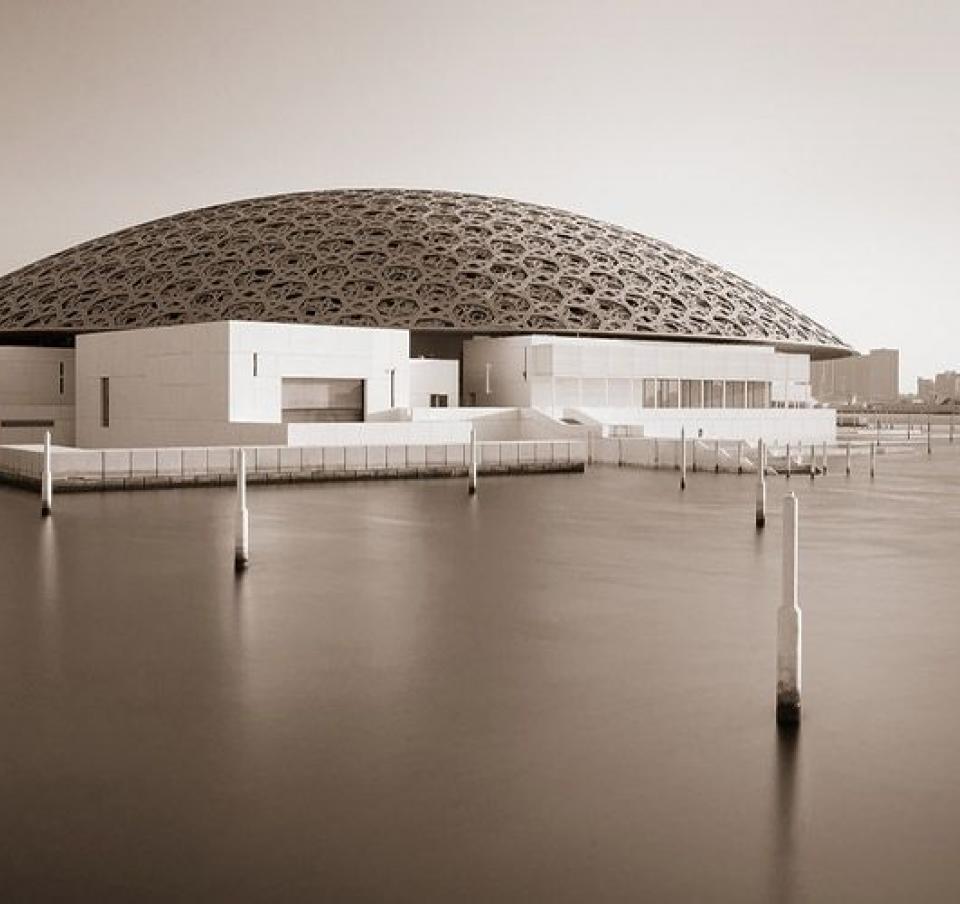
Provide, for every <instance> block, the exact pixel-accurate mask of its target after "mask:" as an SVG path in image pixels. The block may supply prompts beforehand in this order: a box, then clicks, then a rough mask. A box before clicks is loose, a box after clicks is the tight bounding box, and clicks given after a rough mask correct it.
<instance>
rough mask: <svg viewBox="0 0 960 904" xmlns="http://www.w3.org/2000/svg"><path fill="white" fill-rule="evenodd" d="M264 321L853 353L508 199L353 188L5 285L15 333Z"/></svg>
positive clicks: (126, 237) (671, 265)
mask: <svg viewBox="0 0 960 904" xmlns="http://www.w3.org/2000/svg"><path fill="white" fill-rule="evenodd" d="M213 320H266V321H279V322H294V323H323V324H334V325H337V324H339V325H353V326H386V327H403V328H407V329H412V330H441V331H442V330H452V331H460V332H469V333H497V332H503V333H527V332H540V333H580V334H587V335H618V336H634V337H649V338H696V339H716V340H742V341H752V342H768V343H773V344H776V345H778V346H780V347H789V348H794V349H800V350H804V351H809V352H811V353H812V354H814V355H815V356H817V357H820V356H831V355H837V354H847V353H849V351H850V350H849V348H848V347H847V346H846V345H844V343H843V342H842V341H841V340H840V339H839V338H838V337H837V336H835V335H834V334H833V333H831V332H830V331H829V330H827V329H825V328H824V327H822V326H820V325H819V324H818V323H816V322H814V321H813V320H811V319H810V318H809V317H807V316H806V315H805V314H802V313H801V312H799V311H797V310H796V309H795V308H793V307H791V306H790V305H788V304H786V303H785V302H783V301H781V300H780V299H778V298H775V297H774V296H772V295H770V294H768V293H767V292H764V291H763V290H762V289H759V288H757V287H756V286H754V285H752V284H751V283H749V282H747V281H746V280H744V279H741V278H740V277H739V276H735V275H734V274H732V273H729V272H727V271H726V270H723V269H721V268H720V267H718V266H716V265H715V264H711V263H708V262H707V261H705V260H702V259H701V258H698V257H695V256H694V255H692V254H688V253H687V252H685V251H681V250H679V249H677V248H674V247H672V246H670V245H668V244H666V243H664V242H660V241H657V240H656V239H652V238H648V237H647V236H644V235H640V234H638V233H635V232H631V231H630V230H627V229H622V228H620V227H618V226H612V225H609V224H607V223H601V222H598V221H596V220H592V219H589V218H587V217H582V216H578V215H576V214H571V213H567V212H564V211H560V210H554V209H551V208H546V207H537V206H534V205H531V204H524V203H520V202H517V201H510V200H505V199H501V198H488V197H481V196H477V195H465V194H454V193H448V192H434V191H406V190H390V189H385V190H379V189H370V190H346V191H324V192H310V193H302V194H291V195H278V196H274V197H268V198H257V199H253V200H248V201H240V202H236V203H232V204H223V205H220V206H217V207H209V208H205V209H201V210H195V211H190V212H188V213H182V214H178V215H176V216H172V217H167V218H165V219H162V220H156V221H154V222H151V223H145V224H143V225H140V226H134V227H132V228H129V229H124V230H122V231H120V232H116V233H113V234H112V235H108V236H104V237H102V238H98V239H95V240H93V241H90V242H86V243H84V244H82V245H78V246H76V247H75V248H71V249H69V250H67V251H64V252H61V253H60V254H55V255H52V256H51V257H48V258H45V259H43V260H41V261H38V262H37V263H34V264H31V265H29V266H27V267H24V268H22V269H21V270H17V271H15V272H13V273H9V274H7V275H6V276H3V277H0V335H2V333H8V334H9V333H29V332H33V331H36V332H55V331H64V332H68V333H73V332H82V331H91V330H103V329H118V328H120V329H122V328H130V327H142V326H162V325H168V324H175V323H198V322H205V321H213Z"/></svg>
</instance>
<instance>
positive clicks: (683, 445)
mask: <svg viewBox="0 0 960 904" xmlns="http://www.w3.org/2000/svg"><path fill="white" fill-rule="evenodd" d="M686 488H687V433H686V430H684V428H683V427H681V428H680V489H681V490H685V489H686Z"/></svg>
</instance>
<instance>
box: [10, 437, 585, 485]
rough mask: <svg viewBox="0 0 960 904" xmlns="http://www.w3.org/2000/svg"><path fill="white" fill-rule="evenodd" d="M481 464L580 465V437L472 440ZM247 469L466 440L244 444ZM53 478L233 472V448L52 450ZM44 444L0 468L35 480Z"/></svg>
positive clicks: (357, 460)
mask: <svg viewBox="0 0 960 904" xmlns="http://www.w3.org/2000/svg"><path fill="white" fill-rule="evenodd" d="M478 448H479V452H480V464H481V465H486V466H512V465H524V464H568V463H573V464H579V463H586V460H587V444H586V443H585V442H580V441H565V440H560V441H549V440H548V441H531V442H524V441H511V442H485V443H480V444H479V447H478ZM246 451H247V467H248V470H249V471H250V472H251V473H271V474H282V473H302V472H312V471H331V472H335V471H378V470H403V469H407V470H409V469H411V468H414V469H419V468H431V467H439V468H446V467H460V468H462V467H466V466H467V465H468V464H469V461H470V444H469V442H458V443H457V442H454V443H435V442H434V443H411V444H402V443H396V444H394V443H389V444H368V445H362V446H356V445H328V446H254V447H248V448H247V449H246ZM52 459H53V460H52V467H51V470H52V472H53V476H54V479H55V480H66V479H87V480H93V481H96V480H117V479H128V478H137V477H144V478H151V477H153V478H157V477H171V478H182V477H198V476H203V475H212V476H215V475H225V474H233V473H235V468H236V463H235V454H234V449H232V448H231V447H229V446H212V447H184V448H166V447H164V448H154V449H76V448H68V447H62V446H58V447H55V448H53V450H52ZM42 466H43V449H42V447H41V446H39V445H25V446H0V473H2V474H5V475H7V476H10V477H27V478H34V479H39V477H40V472H41V469H42Z"/></svg>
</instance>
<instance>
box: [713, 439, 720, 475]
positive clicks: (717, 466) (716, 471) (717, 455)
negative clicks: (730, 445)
mask: <svg viewBox="0 0 960 904" xmlns="http://www.w3.org/2000/svg"><path fill="white" fill-rule="evenodd" d="M713 452H714V458H715V461H714V465H713V473H714V474H719V473H720V440H717V441H716V442H715V443H714V444H713Z"/></svg>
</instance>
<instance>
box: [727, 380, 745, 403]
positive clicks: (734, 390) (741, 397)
mask: <svg viewBox="0 0 960 904" xmlns="http://www.w3.org/2000/svg"><path fill="white" fill-rule="evenodd" d="M746 388H747V384H746V383H744V382H743V380H727V408H746V407H747V392H746Z"/></svg>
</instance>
